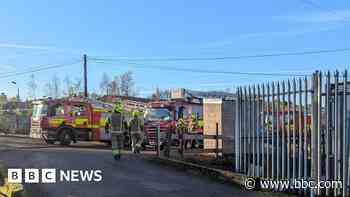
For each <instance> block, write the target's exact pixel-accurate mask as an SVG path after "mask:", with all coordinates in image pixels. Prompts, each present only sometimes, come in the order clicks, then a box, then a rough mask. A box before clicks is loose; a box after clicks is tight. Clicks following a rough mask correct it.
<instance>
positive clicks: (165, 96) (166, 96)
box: [160, 89, 171, 100]
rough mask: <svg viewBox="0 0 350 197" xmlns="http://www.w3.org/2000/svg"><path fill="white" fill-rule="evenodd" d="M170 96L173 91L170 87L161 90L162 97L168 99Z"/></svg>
mask: <svg viewBox="0 0 350 197" xmlns="http://www.w3.org/2000/svg"><path fill="white" fill-rule="evenodd" d="M170 98H171V91H170V90H169V89H167V90H161V91H160V99H162V100H167V99H170Z"/></svg>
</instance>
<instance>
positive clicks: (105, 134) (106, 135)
mask: <svg viewBox="0 0 350 197" xmlns="http://www.w3.org/2000/svg"><path fill="white" fill-rule="evenodd" d="M108 118H109V113H107V112H103V113H101V120H100V124H101V127H100V140H110V139H111V136H110V129H109V128H107V127H106V126H104V125H106V120H108Z"/></svg>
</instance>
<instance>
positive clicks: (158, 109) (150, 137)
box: [144, 100, 203, 149]
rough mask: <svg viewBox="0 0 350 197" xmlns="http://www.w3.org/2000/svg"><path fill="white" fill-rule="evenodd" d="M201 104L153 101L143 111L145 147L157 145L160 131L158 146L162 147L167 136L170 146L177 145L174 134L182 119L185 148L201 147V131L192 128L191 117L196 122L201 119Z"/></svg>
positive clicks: (196, 127) (199, 128)
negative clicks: (185, 130) (186, 130)
mask: <svg viewBox="0 0 350 197" xmlns="http://www.w3.org/2000/svg"><path fill="white" fill-rule="evenodd" d="M202 108H203V105H202V104H201V103H192V102H186V101H176V100H175V101H153V102H150V103H149V104H148V107H147V108H146V110H145V125H144V128H145V138H144V146H145V147H153V148H154V147H155V146H156V145H157V130H158V128H159V130H160V146H161V149H162V148H163V146H164V142H165V141H166V139H167V136H168V135H170V134H171V136H172V137H171V144H172V145H178V144H179V136H178V134H177V133H176V126H177V123H178V120H179V119H180V118H182V119H183V120H184V122H185V126H186V127H187V128H188V132H187V133H188V135H186V136H187V137H186V143H187V144H188V145H187V147H192V146H193V147H199V146H202V145H203V129H202V127H200V126H193V125H194V120H193V119H191V118H193V115H194V116H195V117H196V118H197V120H199V119H201V117H202V113H203V111H202V110H203V109H202ZM191 124H192V125H191Z"/></svg>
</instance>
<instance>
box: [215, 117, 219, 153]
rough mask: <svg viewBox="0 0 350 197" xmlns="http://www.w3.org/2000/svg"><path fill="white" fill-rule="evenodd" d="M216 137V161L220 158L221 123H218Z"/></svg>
mask: <svg viewBox="0 0 350 197" xmlns="http://www.w3.org/2000/svg"><path fill="white" fill-rule="evenodd" d="M215 132H216V136H215V140H216V143H215V145H216V146H215V155H216V159H218V158H219V123H216V130H215Z"/></svg>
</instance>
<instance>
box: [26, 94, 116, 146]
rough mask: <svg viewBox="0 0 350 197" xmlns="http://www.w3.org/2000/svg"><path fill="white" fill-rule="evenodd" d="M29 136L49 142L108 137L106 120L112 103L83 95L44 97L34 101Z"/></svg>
mask: <svg viewBox="0 0 350 197" xmlns="http://www.w3.org/2000/svg"><path fill="white" fill-rule="evenodd" d="M33 105H34V106H33V114H32V119H31V132H30V136H31V137H33V138H43V139H44V140H45V141H46V142H47V143H48V144H53V143H55V142H56V141H59V142H60V144H62V145H69V144H70V143H71V142H72V141H73V142H76V141H77V140H85V141H106V142H108V141H110V135H109V131H108V122H107V121H106V120H107V118H108V116H109V113H110V111H111V109H112V106H111V105H109V104H106V103H103V102H98V101H92V100H89V99H84V98H70V99H45V100H37V101H34V102H33Z"/></svg>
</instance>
